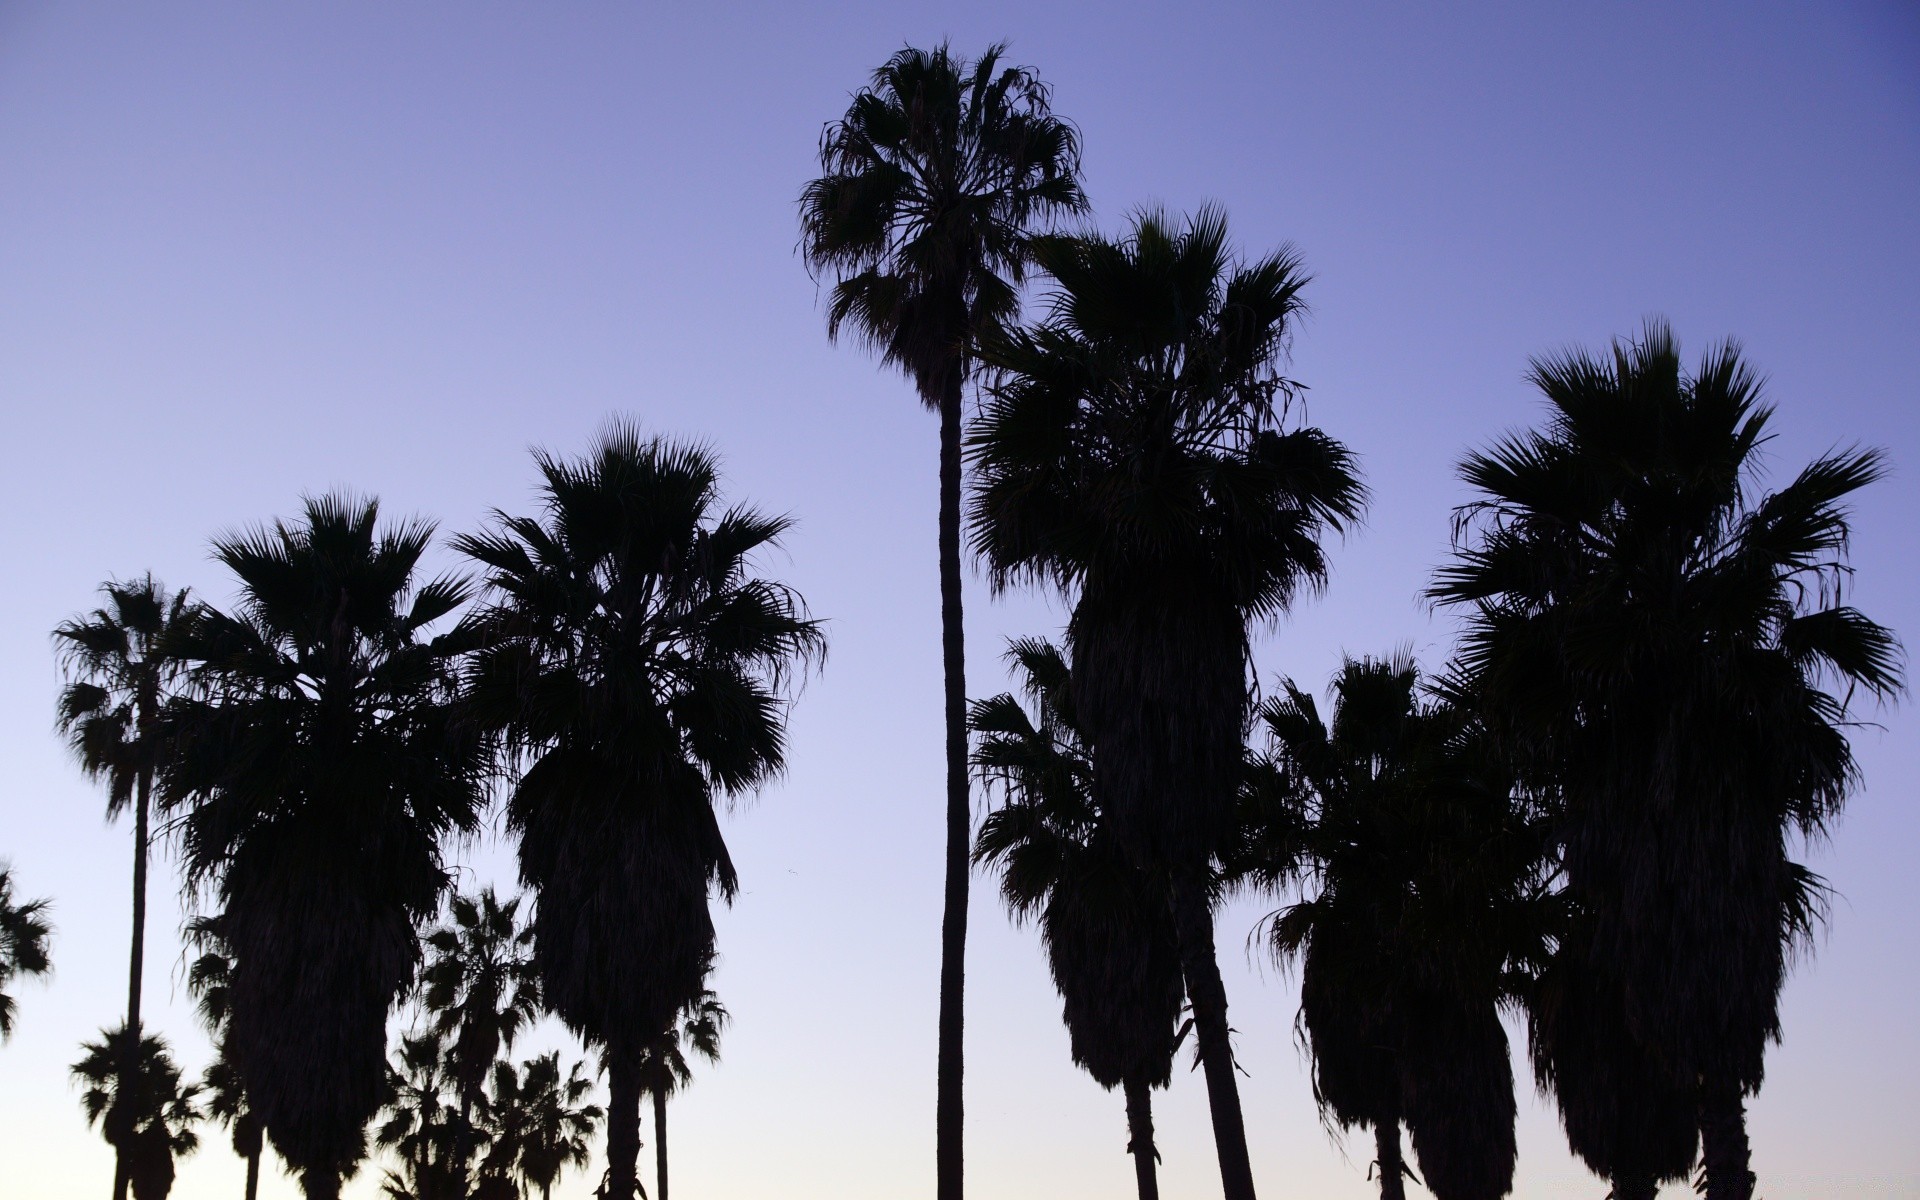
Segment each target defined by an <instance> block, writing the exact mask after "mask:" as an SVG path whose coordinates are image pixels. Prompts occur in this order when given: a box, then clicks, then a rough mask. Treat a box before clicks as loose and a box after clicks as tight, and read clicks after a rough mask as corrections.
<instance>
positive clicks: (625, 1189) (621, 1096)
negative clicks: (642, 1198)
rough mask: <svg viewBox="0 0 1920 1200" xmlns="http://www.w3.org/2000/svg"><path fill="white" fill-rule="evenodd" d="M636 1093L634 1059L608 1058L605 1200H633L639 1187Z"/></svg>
mask: <svg viewBox="0 0 1920 1200" xmlns="http://www.w3.org/2000/svg"><path fill="white" fill-rule="evenodd" d="M640 1092H641V1088H640V1072H639V1063H638V1062H636V1061H635V1059H634V1056H632V1055H628V1054H614V1055H609V1056H608V1061H607V1196H606V1200H634V1193H635V1191H636V1190H637V1188H638V1185H639V1183H640V1173H639V1162H640Z"/></svg>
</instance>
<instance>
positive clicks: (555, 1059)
mask: <svg viewBox="0 0 1920 1200" xmlns="http://www.w3.org/2000/svg"><path fill="white" fill-rule="evenodd" d="M493 1070H494V1074H493V1103H492V1106H491V1109H490V1117H489V1120H490V1123H491V1126H492V1134H493V1148H492V1150H490V1151H489V1157H490V1158H491V1159H493V1160H494V1163H493V1165H494V1166H497V1167H498V1168H499V1170H500V1173H501V1174H505V1173H506V1172H507V1171H509V1170H511V1171H512V1172H514V1173H515V1174H517V1175H519V1177H520V1181H521V1182H522V1183H523V1184H525V1185H526V1186H527V1187H528V1188H538V1189H539V1191H540V1200H547V1197H548V1196H549V1195H550V1194H551V1193H552V1191H553V1185H554V1182H555V1181H556V1180H558V1179H559V1178H560V1174H561V1172H563V1171H565V1170H566V1169H567V1168H568V1167H584V1166H586V1165H587V1161H588V1152H589V1150H590V1148H591V1146H592V1143H593V1135H594V1131H595V1129H596V1128H597V1127H598V1126H599V1124H600V1118H601V1117H602V1116H603V1115H604V1114H603V1112H602V1111H601V1109H600V1107H599V1106H598V1105H596V1104H584V1103H582V1101H584V1100H585V1099H586V1098H587V1096H588V1094H589V1093H590V1092H592V1090H593V1081H592V1080H591V1079H589V1078H587V1076H586V1074H585V1064H584V1063H578V1062H576V1063H574V1064H573V1065H572V1066H571V1067H570V1068H569V1069H568V1071H567V1075H566V1077H565V1078H564V1079H563V1078H561V1076H560V1054H559V1052H558V1051H554V1052H552V1053H550V1054H543V1055H540V1056H539V1057H538V1058H531V1059H528V1060H527V1061H526V1062H524V1063H522V1064H521V1069H520V1071H518V1072H516V1071H515V1070H514V1069H513V1064H511V1063H506V1062H501V1063H496V1064H494V1069H493ZM489 1169H490V1168H489V1167H487V1166H483V1167H482V1170H483V1171H486V1170H489Z"/></svg>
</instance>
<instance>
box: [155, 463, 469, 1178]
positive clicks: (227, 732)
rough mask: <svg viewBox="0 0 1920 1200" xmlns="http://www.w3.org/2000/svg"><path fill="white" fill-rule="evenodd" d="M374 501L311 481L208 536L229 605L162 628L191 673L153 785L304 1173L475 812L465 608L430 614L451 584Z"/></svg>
mask: <svg viewBox="0 0 1920 1200" xmlns="http://www.w3.org/2000/svg"><path fill="white" fill-rule="evenodd" d="M378 516H379V507H378V504H377V503H376V502H374V501H371V500H368V501H356V500H352V499H349V498H347V497H344V496H326V497H318V498H313V499H309V500H308V501H307V502H306V505H305V512H304V514H303V519H302V520H301V521H299V522H297V523H291V524H289V523H286V522H277V523H275V524H274V525H272V526H270V527H266V528H262V529H255V530H251V531H247V532H243V533H239V534H235V535H232V536H229V537H225V538H222V539H220V540H218V541H216V543H215V545H214V552H215V556H216V557H217V558H218V559H219V560H220V561H221V562H223V563H225V564H226V565H227V567H228V568H229V569H231V570H232V571H233V572H234V574H235V575H236V576H237V577H238V579H239V581H240V600H239V607H238V608H237V609H236V610H235V611H234V613H233V614H232V615H228V614H226V613H221V612H217V611H212V610H207V611H204V612H202V613H200V614H199V615H198V616H197V618H196V619H195V620H194V622H193V623H192V625H191V627H190V628H189V629H188V630H187V632H186V634H185V635H184V636H183V638H182V640H181V652H182V655H183V656H184V657H185V658H187V659H188V660H189V661H190V662H191V663H192V664H193V666H194V671H195V683H196V692H195V694H194V695H192V696H190V697H188V698H185V699H183V700H180V701H178V702H176V703H175V704H174V705H172V706H171V709H170V715H169V718H168V724H169V734H170V736H172V737H173V738H174V740H175V745H176V750H175V752H174V757H173V760H172V761H171V762H170V763H169V764H168V770H167V775H166V780H165V784H166V786H165V799H166V802H167V804H168V805H169V806H171V807H173V808H175V809H180V810H184V813H183V815H182V816H181V818H180V821H179V828H180V831H181V842H182V846H183V849H184V852H185V855H184V857H185V864H186V868H187V877H188V880H189V883H190V885H191V886H194V887H209V886H210V887H211V888H212V889H213V892H214V894H215V895H216V896H217V898H218V900H219V901H220V913H219V917H218V920H219V923H220V931H219V932H220V936H221V937H222V938H223V939H224V940H225V941H226V943H227V945H228V947H230V949H231V950H232V952H233V958H232V968H231V977H230V984H229V989H230V1000H229V1005H230V1012H229V1016H228V1031H229V1032H228V1038H229V1045H230V1048H231V1052H232V1054H233V1057H234V1061H235V1063H236V1065H237V1066H238V1067H239V1069H240V1072H241V1075H242V1077H243V1079H244V1082H245V1085H246V1091H247V1094H248V1096H249V1097H250V1099H251V1101H252V1103H253V1105H254V1109H255V1111H256V1112H258V1113H259V1114H260V1116H261V1118H262V1120H263V1122H264V1123H265V1125H266V1128H267V1130H268V1133H269V1136H271V1137H272V1139H273V1141H274V1145H275V1146H276V1148H277V1149H279V1151H280V1152H281V1154H282V1156H283V1157H285V1158H286V1159H287V1161H288V1162H289V1163H290V1164H292V1165H293V1166H294V1167H295V1168H297V1169H299V1170H301V1171H304V1172H308V1173H316V1172H317V1173H318V1175H317V1176H316V1178H321V1177H327V1176H333V1175H338V1174H340V1173H342V1172H345V1171H346V1170H348V1169H350V1167H351V1166H352V1164H353V1163H355V1162H356V1161H358V1159H359V1156H360V1155H361V1153H362V1152H363V1147H364V1139H363V1133H362V1131H363V1129H364V1127H365V1125H366V1123H367V1121H368V1119H369V1118H371V1117H372V1115H373V1112H374V1110H375V1108H376V1107H377V1106H378V1105H379V1103H380V1096H381V1091H382V1087H383V1084H384V1079H385V1073H384V1065H383V1064H384V1055H385V1044H386V1017H387V1013H388V1011H389V1009H390V1008H391V1006H392V1005H393V1003H394V1002H395V1000H396V999H397V998H398V997H399V996H400V995H401V994H402V993H403V992H404V991H405V989H406V988H407V986H408V985H409V984H410V983H411V981H412V978H413V971H414V967H415V964H416V963H417V961H418V959H419V953H420V951H419V943H418V939H417V937H416V935H415V929H416V928H417V926H418V925H419V924H420V923H422V922H424V921H425V920H427V919H428V918H430V917H431V916H432V915H433V913H434V912H435V911H436V910H437V908H438V907H439V901H440V897H441V894H442V892H443V891H444V889H445V888H446V886H447V882H448V875H447V872H446V870H445V868H444V866H443V864H442V858H441V843H442V841H443V839H444V838H446V837H448V836H450V835H455V834H460V833H466V832H470V831H472V830H473V829H474V828H475V827H476V824H477V821H478V816H479V813H480V810H481V808H482V806H483V805H484V802H485V798H486V784H487V780H488V777H489V774H490V770H491V758H492V755H491V748H490V743H489V741H488V739H487V738H486V737H484V736H483V735H482V734H481V733H480V732H479V731H478V730H477V729H476V728H475V727H474V726H473V725H472V723H471V722H468V721H466V720H464V719H462V716H461V714H460V713H459V711H458V710H457V708H456V706H455V704H454V700H455V696H456V690H457V684H458V677H457V671H456V667H457V664H458V662H459V660H460V658H461V656H462V654H463V653H464V652H465V651H466V650H467V649H468V648H469V647H470V646H471V645H472V642H473V638H472V632H471V628H470V626H469V625H468V624H467V623H465V622H456V623H455V624H454V625H453V626H452V627H451V628H450V629H448V630H447V631H446V632H443V633H438V634H435V633H433V632H432V631H431V630H432V627H433V626H434V625H435V624H437V623H438V622H441V621H443V620H444V619H445V618H447V617H449V616H450V615H451V614H452V613H453V612H454V611H455V610H456V609H457V608H458V607H459V606H460V605H461V604H462V603H463V602H464V601H465V599H466V598H467V594H468V585H467V584H466V583H465V582H464V581H463V580H461V579H459V578H457V577H451V576H444V577H440V578H435V579H430V580H426V581H424V582H423V581H421V580H420V578H419V564H420V559H421V556H422V555H423V554H424V552H425V551H426V549H427V546H428V544H429V542H430V539H431V536H432V527H431V526H430V525H428V524H426V523H423V522H418V521H410V522H402V523H400V524H398V525H396V526H390V527H388V528H386V529H384V530H382V529H381V528H380V527H379V524H378Z"/></svg>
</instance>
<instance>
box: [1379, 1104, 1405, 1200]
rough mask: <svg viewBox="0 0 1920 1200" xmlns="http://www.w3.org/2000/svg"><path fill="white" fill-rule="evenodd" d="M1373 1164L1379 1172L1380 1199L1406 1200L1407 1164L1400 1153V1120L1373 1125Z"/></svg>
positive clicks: (1382, 1121)
mask: <svg viewBox="0 0 1920 1200" xmlns="http://www.w3.org/2000/svg"><path fill="white" fill-rule="evenodd" d="M1373 1165H1374V1167H1375V1168H1376V1169H1377V1170H1378V1171H1379V1172H1380V1200H1407V1180H1406V1174H1407V1164H1406V1160H1405V1159H1403V1158H1402V1157H1401V1155H1400V1122H1399V1120H1398V1119H1397V1118H1396V1119H1394V1120H1391V1121H1389V1120H1384V1119H1383V1120H1380V1121H1376V1122H1374V1126H1373Z"/></svg>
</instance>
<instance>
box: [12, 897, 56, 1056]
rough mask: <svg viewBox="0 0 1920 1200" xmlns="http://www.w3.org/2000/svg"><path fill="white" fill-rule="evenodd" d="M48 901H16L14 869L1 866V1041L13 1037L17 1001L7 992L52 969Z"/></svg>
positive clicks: (50, 905) (49, 903) (51, 905)
mask: <svg viewBox="0 0 1920 1200" xmlns="http://www.w3.org/2000/svg"><path fill="white" fill-rule="evenodd" d="M52 907H53V902H52V901H51V900H15V899H14V896H13V869H12V868H11V867H9V866H7V865H6V864H5V863H0V1041H4V1040H5V1039H7V1038H10V1037H12V1036H13V1022H14V1010H15V1006H16V1001H15V1000H14V998H13V996H12V995H11V994H10V993H9V992H8V991H7V988H8V987H9V986H10V985H11V984H12V983H13V981H14V980H15V979H16V978H18V977H20V976H22V975H45V974H46V973H47V972H48V971H50V970H52V969H53V963H52V960H51V959H50V958H49V957H48V955H47V941H48V939H49V938H51V937H52V935H53V926H51V925H50V924H48V923H47V911H48V910H49V909H50V908H52Z"/></svg>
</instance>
